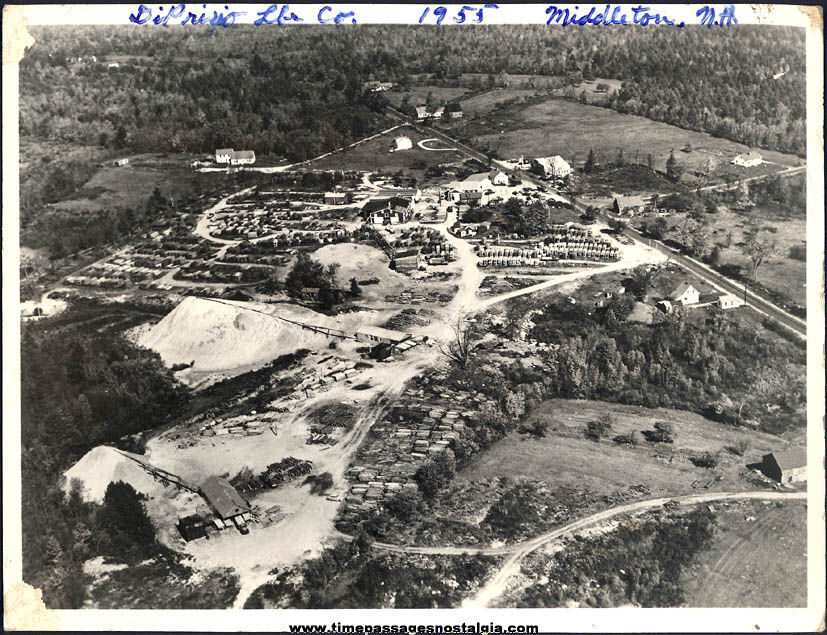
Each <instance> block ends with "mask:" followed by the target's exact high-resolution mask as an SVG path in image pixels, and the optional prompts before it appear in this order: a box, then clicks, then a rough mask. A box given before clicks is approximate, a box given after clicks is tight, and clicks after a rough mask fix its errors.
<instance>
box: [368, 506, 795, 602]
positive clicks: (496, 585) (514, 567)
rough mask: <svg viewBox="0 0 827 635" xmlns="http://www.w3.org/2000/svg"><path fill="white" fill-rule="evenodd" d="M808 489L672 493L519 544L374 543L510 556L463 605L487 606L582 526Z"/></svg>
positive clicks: (435, 551) (400, 549)
mask: <svg viewBox="0 0 827 635" xmlns="http://www.w3.org/2000/svg"><path fill="white" fill-rule="evenodd" d="M806 498H807V493H806V492H720V493H716V494H693V495H689V496H673V497H670V498H655V499H652V500H645V501H638V502H635V503H629V504H628V505H621V506H619V507H612V508H611V509H606V510H604V511H602V512H597V513H596V514H592V515H591V516H586V517H585V518H581V519H580V520H576V521H574V522H572V523H569V524H568V525H564V526H562V527H559V528H557V529H554V530H552V531H549V532H547V533H545V534H542V535H540V536H537V537H536V538H532V539H531V540H528V541H526V542H523V543H520V544H518V545H506V546H502V547H404V546H399V545H389V544H385V543H374V545H373V546H374V547H375V548H376V549H381V550H383V551H394V552H398V553H418V554H430V555H460V554H480V555H490V556H502V555H509V554H510V557H509V558H508V560H506V561H505V562H504V563H503V565H502V567H500V569H499V571H498V572H497V573H496V574H495V575H494V577H493V578H491V579H490V580H489V581H488V582H487V583H486V585H485V586H484V587H483V588H481V589H480V590H479V592H478V593H477V594H476V595H475V596H474V597H473V598H469V599H468V600H466V602H465V603H463V608H484V607H486V606H488V604H489V603H490V602H491V601H492V600H494V599H495V598H497V597H499V596H500V595H502V593H503V591H504V590H505V587H506V583H507V582H508V580H509V578H511V576H513V575H514V574H515V573H517V572H518V571H519V570H520V563H521V562H522V560H523V558H525V557H526V556H527V555H529V554H530V553H532V552H534V551H536V550H537V549H539V548H541V547H544V546H545V545H547V544H548V543H550V542H551V541H553V540H558V539H559V538H563V537H565V536H569V535H571V534H573V533H575V532H577V531H579V530H581V529H585V528H586V527H589V526H591V525H594V524H597V523H599V522H603V521H606V520H609V519H611V518H614V517H615V516H620V515H621V514H630V513H635V512H641V511H646V510H648V509H656V508H659V507H662V506H663V505H664V503H667V502H668V501H676V502H679V503H680V504H682V505H697V504H700V503H712V502H715V501H722V500H748V499H753V500H801V499H804V500H806Z"/></svg>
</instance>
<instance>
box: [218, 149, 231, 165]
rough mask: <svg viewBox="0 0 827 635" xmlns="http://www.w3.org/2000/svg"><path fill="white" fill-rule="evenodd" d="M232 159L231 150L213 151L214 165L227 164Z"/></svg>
mask: <svg viewBox="0 0 827 635" xmlns="http://www.w3.org/2000/svg"><path fill="white" fill-rule="evenodd" d="M232 158H233V149H232V148H219V149H218V150H216V151H215V162H216V163H229V162H230V159H232Z"/></svg>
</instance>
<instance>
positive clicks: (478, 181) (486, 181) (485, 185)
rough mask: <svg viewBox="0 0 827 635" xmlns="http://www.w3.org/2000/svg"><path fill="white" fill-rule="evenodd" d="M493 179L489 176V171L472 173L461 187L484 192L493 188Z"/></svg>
mask: <svg viewBox="0 0 827 635" xmlns="http://www.w3.org/2000/svg"><path fill="white" fill-rule="evenodd" d="M491 185H492V183H491V179H490V178H489V176H488V172H478V173H477V174H472V175H471V176H469V177H468V178H466V179H465V180H464V181H462V182H461V183H460V187H462V189H463V190H466V191H468V190H476V191H477V192H484V191H485V190H488V189H490V188H491Z"/></svg>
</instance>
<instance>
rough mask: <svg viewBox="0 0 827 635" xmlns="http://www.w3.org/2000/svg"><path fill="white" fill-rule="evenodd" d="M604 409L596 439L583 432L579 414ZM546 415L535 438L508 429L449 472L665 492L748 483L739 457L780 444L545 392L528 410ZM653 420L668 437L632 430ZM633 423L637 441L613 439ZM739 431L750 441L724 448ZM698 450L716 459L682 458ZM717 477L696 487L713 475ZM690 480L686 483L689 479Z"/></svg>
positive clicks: (586, 417) (697, 419)
mask: <svg viewBox="0 0 827 635" xmlns="http://www.w3.org/2000/svg"><path fill="white" fill-rule="evenodd" d="M605 412H611V413H612V414H613V415H614V417H615V424H614V427H613V428H612V430H611V432H610V434H609V435H607V437H606V438H604V439H602V440H601V441H600V442H595V441H592V440H590V439H586V438H585V436H584V434H583V430H584V429H585V427H586V424H587V422H589V421H593V420H596V419H597V418H598V417H599V416H600V415H601V414H603V413H605ZM536 419H543V420H545V421H547V422H548V424H549V428H548V434H547V435H546V437H545V438H543V439H538V438H534V437H530V436H527V435H519V434H511V435H510V436H508V437H506V438H505V439H503V440H501V441H499V442H497V443H496V444H494V445H493V446H492V447H491V448H490V449H488V450H486V451H485V452H483V453H482V454H480V455H479V456H478V457H477V458H476V459H475V460H474V461H473V462H472V463H471V464H470V465H469V466H468V467H466V468H465V469H463V470H462V471H461V472H460V473H459V474H458V476H457V478H458V479H459V480H462V481H469V482H471V481H474V480H477V479H482V478H496V477H499V476H508V477H510V478H514V479H516V478H519V477H521V476H522V477H527V478H533V479H541V480H544V481H546V482H548V483H550V484H554V485H555V486H557V487H560V488H563V487H575V488H576V487H587V488H588V489H590V490H591V491H593V492H595V493H596V494H610V493H612V492H615V491H617V490H619V489H623V488H625V487H628V486H630V485H645V486H646V487H648V488H650V490H651V491H652V493H653V494H659V495H663V494H666V495H670V494H679V493H693V492H700V491H727V490H737V489H748V488H749V481H748V480H747V479H746V478H744V477H743V476H741V474H742V473H743V472H746V471H747V470H746V467H745V465H746V464H747V463H751V462H753V461H758V460H760V457H761V455H763V454H765V453H767V452H769V451H771V450H773V449H778V448H782V447H784V442H783V441H782V440H781V439H778V438H777V437H773V436H772V435H768V434H763V433H757V432H752V431H748V430H741V429H738V428H733V427H729V426H724V425H721V424H718V423H715V422H712V421H709V420H707V419H704V418H703V417H701V416H699V415H696V414H693V413H689V412H684V411H681V410H668V409H664V408H658V409H649V408H643V407H639V406H623V405H617V404H609V403H605V402H599V401H578V400H569V399H552V400H549V401H546V402H544V403H543V404H542V405H541V406H540V407H539V408H537V409H536V410H535V411H534V412H533V413H532V414H531V415H530V417H529V420H528V425H531V423H532V421H533V420H536ZM656 421H669V422H671V423H672V425H673V426H674V429H675V442H674V443H672V444H663V443H649V442H647V441H646V440H645V439H644V438H643V436H642V435H641V434H640V432H641V431H642V430H651V429H652V427H653V425H654V423H655V422H656ZM632 431H637V432H638V434H639V435H640V443H639V445H637V446H634V447H633V446H629V445H619V444H617V443H614V442H613V441H612V437H613V436H616V435H619V434H628V433H630V432H632ZM740 439H748V440H749V441H750V447H749V449H748V450H747V452H746V455H745V456H744V457H739V456H735V455H733V454H731V453H730V452H728V451H727V450H726V449H725V448H726V447H727V446H729V445H734V444H735V443H737V442H738V441H739V440H740ZM701 452H712V453H719V463H718V467H716V468H714V469H707V468H699V467H696V466H695V465H694V464H693V463H692V462H691V461H690V460H689V458H690V457H691V456H694V455H696V454H699V453H701ZM718 476H720V477H721V480H720V481H718V482H716V483H713V484H711V485H710V487H709V489H708V490H704V489H702V488H703V486H704V485H706V484H707V483H709V482H710V481H712V480H713V479H715V478H717V477H718ZM693 483H695V487H694V488H693V486H692V484H693Z"/></svg>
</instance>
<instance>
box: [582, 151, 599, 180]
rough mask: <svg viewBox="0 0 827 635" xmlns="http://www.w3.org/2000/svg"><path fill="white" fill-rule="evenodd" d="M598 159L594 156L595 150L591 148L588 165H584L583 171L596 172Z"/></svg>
mask: <svg viewBox="0 0 827 635" xmlns="http://www.w3.org/2000/svg"><path fill="white" fill-rule="evenodd" d="M596 161H597V160H596V159H595V156H594V150H592V149H590V150H589V156H588V157H586V165H584V166H583V171H584V172H585V173H586V174H591V173H592V172H594V170H595V168H596V167H597V164H596Z"/></svg>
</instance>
